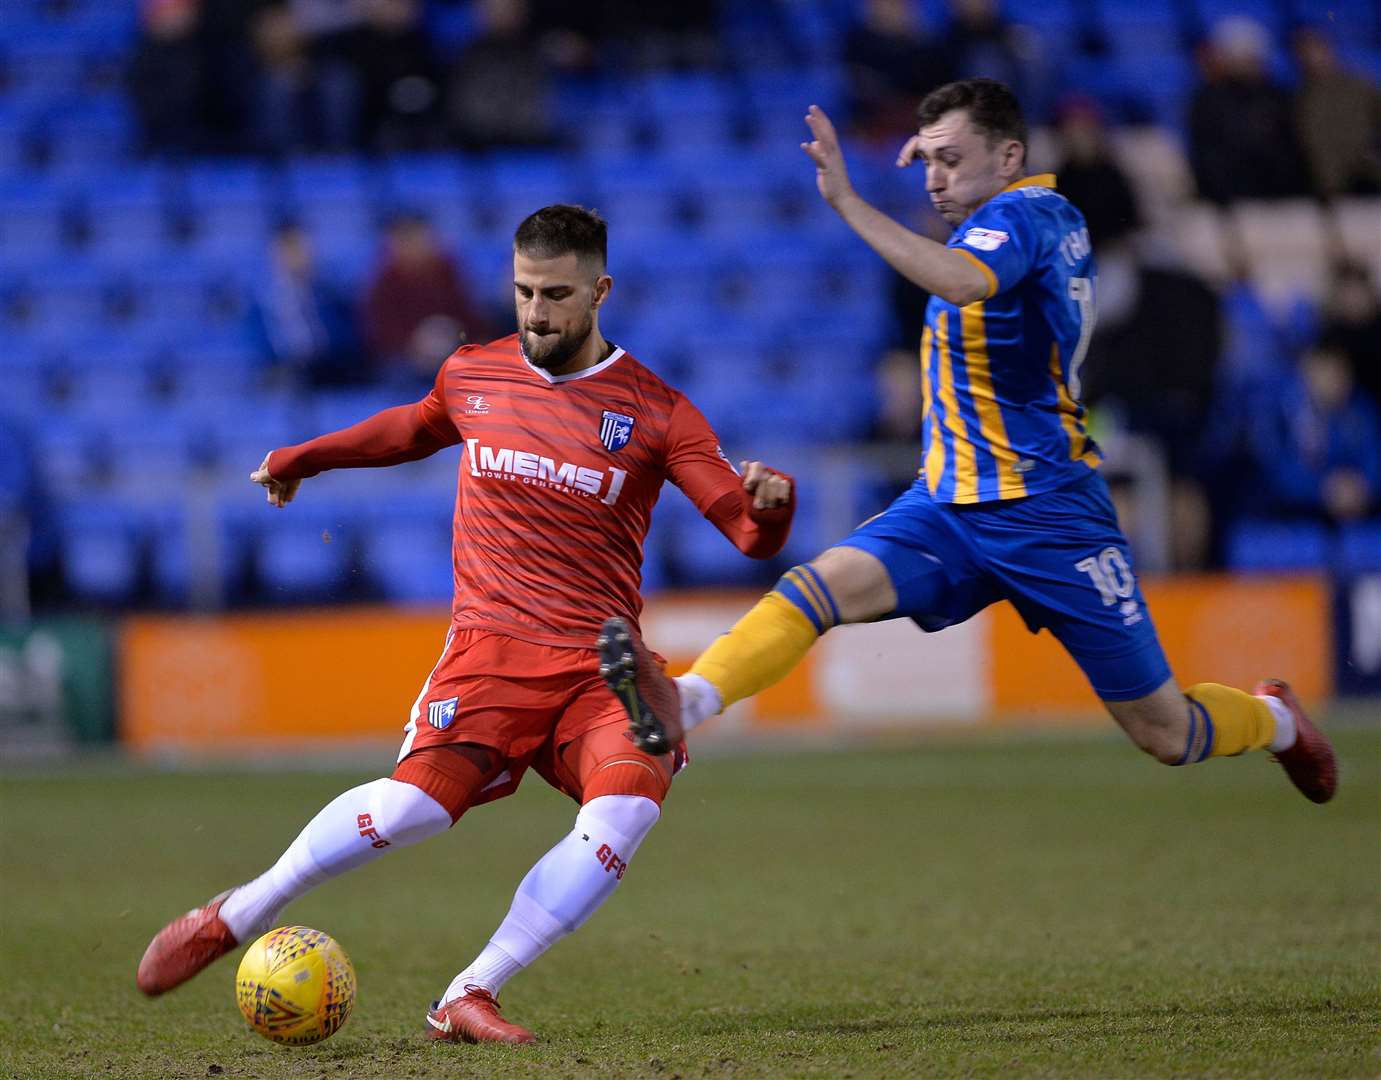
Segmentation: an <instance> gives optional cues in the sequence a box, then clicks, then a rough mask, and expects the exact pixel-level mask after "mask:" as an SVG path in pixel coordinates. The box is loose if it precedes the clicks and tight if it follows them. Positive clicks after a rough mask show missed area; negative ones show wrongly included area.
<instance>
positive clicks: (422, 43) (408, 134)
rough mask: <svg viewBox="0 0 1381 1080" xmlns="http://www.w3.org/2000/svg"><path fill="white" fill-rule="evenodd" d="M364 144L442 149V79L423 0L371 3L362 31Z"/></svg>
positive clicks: (381, 148)
mask: <svg viewBox="0 0 1381 1080" xmlns="http://www.w3.org/2000/svg"><path fill="white" fill-rule="evenodd" d="M358 70H359V76H360V82H361V97H362V101H361V104H362V116H361V124H362V128H363V133H364V144H365V146H366V147H368V148H369V149H371V150H376V151H395V150H420V149H428V148H432V147H435V146H438V145H440V143H441V141H442V140H441V79H440V76H439V74H438V71H437V68H436V64H435V62H434V60H433V57H432V49H431V43H430V42H429V40H428V38H427V35H426V32H425V31H424V30H423V27H422V5H421V4H420V3H419V0H370V3H369V6H368V11H367V18H366V21H365V24H364V26H363V27H362V28H361V31H360V50H359V65H358Z"/></svg>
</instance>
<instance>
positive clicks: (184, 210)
mask: <svg viewBox="0 0 1381 1080" xmlns="http://www.w3.org/2000/svg"><path fill="white" fill-rule="evenodd" d="M178 188H179V190H178V194H177V197H176V199H175V202H174V207H175V213H176V214H177V215H178V217H179V218H180V220H181V222H182V224H183V225H184V227H185V228H186V230H187V233H188V238H187V251H188V253H189V254H190V255H192V256H194V257H196V258H199V259H212V260H222V259H224V260H236V261H248V260H259V259H262V258H264V257H265V256H266V255H267V251H268V238H269V230H270V226H271V224H272V221H273V219H274V216H275V213H274V211H273V210H272V208H271V202H270V199H269V195H268V191H269V185H268V174H267V171H266V170H265V169H264V167H263V166H262V165H260V164H259V163H257V162H252V161H223V162H201V163H198V164H195V165H193V166H190V167H189V168H188V169H187V170H186V171H185V172H184V173H183V174H182V176H181V178H180V184H179V185H178Z"/></svg>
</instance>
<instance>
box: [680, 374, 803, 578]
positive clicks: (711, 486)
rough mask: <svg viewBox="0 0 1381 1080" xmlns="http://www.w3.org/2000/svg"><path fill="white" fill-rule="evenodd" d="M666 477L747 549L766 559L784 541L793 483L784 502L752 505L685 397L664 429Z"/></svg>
mask: <svg viewBox="0 0 1381 1080" xmlns="http://www.w3.org/2000/svg"><path fill="white" fill-rule="evenodd" d="M782 475H785V474H782ZM667 477H668V479H670V480H671V482H672V483H673V484H675V485H676V486H677V487H679V488H680V489H681V490H682V491H683V492H685V494H686V497H687V498H689V499H690V501H691V502H693V503H694V504H695V508H696V509H697V510H699V511H700V513H701V514H703V515H704V516H705V518H706V519H707V520H708V521H709V522H710V523H711V524H712V525H714V527H715V528H717V529H718V530H719V531H720V532H721V533H723V534H724V535H725V536H726V537H727V538H728V540H729V541H730V543H732V544H733V545H734V546H735V547H736V548H738V549H739V550H740V551H742V552H743V553H744V554H745V555H748V556H749V557H751V558H754V559H770V558H771V557H772V556H773V555H775V554H777V552H779V551H781V549H782V547H783V546H784V545H785V544H786V538H787V534H788V533H789V532H790V530H791V519H792V517H793V515H794V514H795V511H796V485H795V484H794V483H793V484H792V485H791V498H790V500H789V501H788V502H787V503H786V505H785V506H779V507H773V508H772V509H765V510H758V509H755V508H754V507H753V497H752V496H751V495H749V494H748V492H746V491H745V490H744V489H743V480H742V478H741V477H740V476H739V474H738V472H737V471H736V470H735V469H734V467H733V465H731V464H730V462H729V459H728V458H727V457H725V456H724V451H723V450H722V449H720V446H719V439H718V437H717V436H716V435H715V433H714V429H713V428H711V427H710V424H709V421H708V420H706V419H705V417H704V416H703V415H702V414H701V412H700V410H699V409H697V408H696V407H695V406H694V405H692V404H691V402H690V401H689V400H688V399H686V398H684V397H680V398H678V399H677V401H676V404H675V405H674V406H673V407H672V413H671V423H670V424H669V425H668V429H667ZM788 479H790V477H788Z"/></svg>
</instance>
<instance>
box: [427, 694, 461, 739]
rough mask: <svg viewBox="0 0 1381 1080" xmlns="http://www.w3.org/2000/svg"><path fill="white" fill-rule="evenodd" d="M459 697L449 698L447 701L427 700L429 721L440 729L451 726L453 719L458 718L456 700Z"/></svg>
mask: <svg viewBox="0 0 1381 1080" xmlns="http://www.w3.org/2000/svg"><path fill="white" fill-rule="evenodd" d="M459 700H460V699H459V698H453V697H450V698H447V699H446V700H445V701H429V702H427V723H429V724H431V726H432V727H434V728H436V729H437V731H440V730H441V729H442V728H448V727H450V726H451V721H452V720H454V719H455V718H456V702H457V701H459Z"/></svg>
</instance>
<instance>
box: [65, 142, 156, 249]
mask: <svg viewBox="0 0 1381 1080" xmlns="http://www.w3.org/2000/svg"><path fill="white" fill-rule="evenodd" d="M167 202H168V177H167V175H166V174H165V172H164V170H163V169H161V168H159V167H158V166H141V167H138V168H129V169H121V170H118V171H117V172H116V173H115V174H114V175H110V174H106V175H105V176H102V177H101V178H100V183H99V184H96V185H93V186H92V188H91V189H90V190H88V191H87V192H86V193H85V195H84V196H83V197H82V199H81V205H82V210H83V218H84V222H85V227H86V235H87V253H88V255H89V256H90V257H91V258H93V259H95V260H97V261H100V262H104V263H115V264H124V265H129V264H133V263H139V262H143V261H146V260H148V259H149V258H158V257H160V255H161V253H162V251H163V249H164V248H165V247H166V246H167V245H168V244H169V243H170V241H171V234H170V232H169V218H168V213H167Z"/></svg>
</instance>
